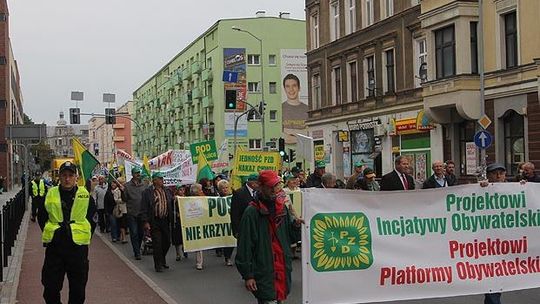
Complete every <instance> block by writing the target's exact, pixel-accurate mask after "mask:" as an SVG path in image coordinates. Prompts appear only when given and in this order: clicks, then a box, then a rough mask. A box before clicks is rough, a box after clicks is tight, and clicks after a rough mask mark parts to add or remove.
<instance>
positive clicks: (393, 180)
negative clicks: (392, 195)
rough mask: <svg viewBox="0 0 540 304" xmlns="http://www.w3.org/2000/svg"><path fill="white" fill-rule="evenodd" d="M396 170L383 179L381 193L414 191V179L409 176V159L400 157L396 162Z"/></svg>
mask: <svg viewBox="0 0 540 304" xmlns="http://www.w3.org/2000/svg"><path fill="white" fill-rule="evenodd" d="M394 166H395V169H394V170H393V171H392V172H390V173H387V174H385V175H384V176H383V177H382V179H381V183H380V185H381V191H395V190H414V179H413V178H412V176H410V175H409V174H408V172H409V166H410V164H409V159H408V158H406V157H404V156H403V155H400V156H398V157H396V159H395V160H394Z"/></svg>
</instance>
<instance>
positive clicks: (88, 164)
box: [72, 138, 99, 186]
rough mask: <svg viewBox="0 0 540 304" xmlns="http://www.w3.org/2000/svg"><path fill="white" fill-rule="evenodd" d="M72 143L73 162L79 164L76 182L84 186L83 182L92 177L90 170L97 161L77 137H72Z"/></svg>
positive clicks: (92, 169)
mask: <svg viewBox="0 0 540 304" xmlns="http://www.w3.org/2000/svg"><path fill="white" fill-rule="evenodd" d="M72 143H73V154H74V158H75V164H76V165H78V166H79V171H80V175H79V181H78V184H79V185H80V186H84V184H85V182H86V181H87V180H88V179H89V178H91V177H92V171H94V168H95V167H96V166H97V165H99V161H98V160H97V159H96V158H95V157H94V155H92V153H90V152H89V151H88V150H87V149H86V147H85V146H84V145H83V144H82V143H81V142H80V141H79V140H78V139H76V138H73V140H72Z"/></svg>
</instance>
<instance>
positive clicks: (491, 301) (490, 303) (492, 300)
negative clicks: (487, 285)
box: [484, 292, 501, 304]
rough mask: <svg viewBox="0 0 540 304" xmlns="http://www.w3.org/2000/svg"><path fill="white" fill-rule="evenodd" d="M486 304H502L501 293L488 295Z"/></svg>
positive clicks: (485, 299)
mask: <svg viewBox="0 0 540 304" xmlns="http://www.w3.org/2000/svg"><path fill="white" fill-rule="evenodd" d="M484 304H501V293H500V292H498V293H486V295H485V297H484Z"/></svg>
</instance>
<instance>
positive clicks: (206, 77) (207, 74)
mask: <svg viewBox="0 0 540 304" xmlns="http://www.w3.org/2000/svg"><path fill="white" fill-rule="evenodd" d="M212 79H214V74H213V73H212V69H205V70H203V71H202V75H201V80H202V81H212Z"/></svg>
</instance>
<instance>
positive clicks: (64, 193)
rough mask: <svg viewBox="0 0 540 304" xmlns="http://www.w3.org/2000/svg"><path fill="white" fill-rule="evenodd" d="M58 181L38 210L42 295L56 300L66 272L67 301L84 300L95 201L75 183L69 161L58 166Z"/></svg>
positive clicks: (74, 171)
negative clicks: (43, 204) (41, 244)
mask: <svg viewBox="0 0 540 304" xmlns="http://www.w3.org/2000/svg"><path fill="white" fill-rule="evenodd" d="M59 171H60V173H59V175H60V184H59V186H56V187H52V188H51V189H49V192H48V193H47V196H46V198H45V208H40V209H39V210H38V212H39V213H38V222H39V226H40V227H41V230H43V235H42V241H43V243H44V245H45V247H46V248H47V249H46V250H45V261H44V263H43V269H42V271H41V283H42V284H43V287H44V291H43V298H44V299H45V302H46V303H47V304H60V303H61V301H60V291H61V290H62V285H63V282H64V276H65V275H66V274H67V276H68V280H69V303H70V304H71V303H73V304H76V303H84V300H85V289H86V282H87V281H88V245H89V244H90V239H91V237H92V234H93V232H94V229H95V227H96V223H95V219H94V216H95V214H96V205H95V202H94V200H93V198H92V197H91V196H90V195H89V193H88V191H87V190H86V188H84V187H78V186H77V177H78V176H77V167H76V166H75V164H73V163H72V162H70V161H67V162H65V163H63V164H62V165H61V166H60V170H59Z"/></svg>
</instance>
